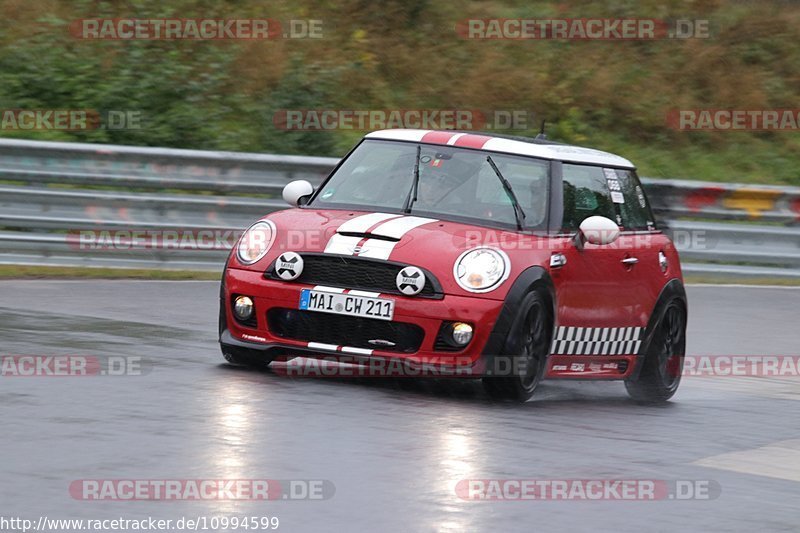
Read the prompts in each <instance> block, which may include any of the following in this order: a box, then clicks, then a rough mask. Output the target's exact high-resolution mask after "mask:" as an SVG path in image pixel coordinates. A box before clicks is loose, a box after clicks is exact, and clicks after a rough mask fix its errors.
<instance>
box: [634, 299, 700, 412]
mask: <svg viewBox="0 0 800 533" xmlns="http://www.w3.org/2000/svg"><path fill="white" fill-rule="evenodd" d="M685 354H686V310H685V308H684V306H683V304H682V302H681V301H680V300H677V299H675V300H672V301H670V302H669V304H667V307H666V309H665V310H664V314H663V315H662V317H661V319H660V320H659V322H658V325H657V326H656V330H655V332H654V334H653V339H652V341H651V342H650V344H649V345H648V347H647V352H646V354H645V355H644V361H643V362H642V368H641V371H640V372H639V375H638V376H637V377H636V378H635V379H630V380H626V381H625V388H626V389H627V391H628V394H629V395H630V397H631V398H633V399H634V400H635V401H637V402H639V403H644V404H658V403H664V402H666V401H667V400H669V399H670V398H672V396H673V395H674V394H675V392H676V391H677V390H678V385H680V382H681V374H682V372H683V360H684V356H685Z"/></svg>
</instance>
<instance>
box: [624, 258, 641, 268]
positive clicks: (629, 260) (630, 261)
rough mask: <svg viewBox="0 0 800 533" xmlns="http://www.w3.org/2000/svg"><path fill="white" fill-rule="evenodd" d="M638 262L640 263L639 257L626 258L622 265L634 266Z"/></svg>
mask: <svg viewBox="0 0 800 533" xmlns="http://www.w3.org/2000/svg"><path fill="white" fill-rule="evenodd" d="M638 262H639V258H638V257H626V258H625V259H623V260H622V264H623V265H628V266H633V265H635V264H636V263H638Z"/></svg>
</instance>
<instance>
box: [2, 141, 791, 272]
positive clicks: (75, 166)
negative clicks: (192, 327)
mask: <svg viewBox="0 0 800 533" xmlns="http://www.w3.org/2000/svg"><path fill="white" fill-rule="evenodd" d="M336 162H337V160H336V159H334V158H323V157H299V156H281V155H259V154H243V153H231V152H208V151H198V150H175V149H164V148H139V147H126V146H111V145H89V144H75V143H52V142H33V141H18V140H7V139H0V264H3V263H4V264H34V265H54V266H92V267H95V266H109V267H138V268H166V269H191V270H218V269H220V268H221V267H222V263H223V262H224V259H225V256H226V255H227V252H226V250H224V249H202V248H200V249H198V248H197V247H196V246H191V245H187V246H179V247H177V248H148V247H143V246H139V247H133V248H131V249H113V248H112V249H104V250H86V249H82V248H81V247H80V246H78V245H77V244H76V240H75V239H76V233H78V232H80V231H81V230H93V231H102V230H115V229H117V230H131V231H148V230H149V231H154V230H165V229H172V230H192V231H193V232H200V231H207V232H217V233H224V232H226V231H228V232H231V231H241V230H242V229H243V228H245V227H247V226H248V225H249V224H250V223H252V221H253V220H255V219H257V218H259V217H261V216H263V215H264V214H265V213H268V212H271V211H274V210H277V209H283V208H284V207H286V205H285V204H284V203H283V201H282V200H281V199H280V196H281V190H282V189H283V186H284V185H285V184H286V183H288V182H289V181H291V180H294V179H307V180H308V181H310V182H312V183H314V184H317V183H319V182H320V181H321V180H322V179H323V178H324V177H325V176H326V175H327V174H328V172H329V171H330V170H331V169H332V168H333V166H334V165H335V164H336ZM643 181H644V185H645V188H646V189H647V190H648V196H649V197H650V199H651V201H652V202H653V204H654V208H655V209H656V211H657V212H658V213H659V215H660V216H661V218H662V219H666V220H667V221H668V223H669V226H670V230H669V231H670V232H671V233H672V236H673V239H674V240H675V243H676V246H677V247H678V249H679V250H680V251H681V256H682V259H683V262H684V270H685V271H686V272H687V273H697V274H714V275H723V276H734V277H743V276H757V277H781V278H797V279H800V226H798V225H797V224H798V222H800V188H786V187H770V186H764V187H760V186H752V185H731V184H716V183H703V182H692V181H673V180H652V179H645V180H643ZM723 220H724V221H726V222H721V221H723ZM754 221H756V222H759V221H760V222H765V223H769V224H771V225H757V224H753V222H754ZM732 222H738V223H732ZM776 223H780V224H782V225H776ZM190 244H191V243H190ZM228 244H230V242H228Z"/></svg>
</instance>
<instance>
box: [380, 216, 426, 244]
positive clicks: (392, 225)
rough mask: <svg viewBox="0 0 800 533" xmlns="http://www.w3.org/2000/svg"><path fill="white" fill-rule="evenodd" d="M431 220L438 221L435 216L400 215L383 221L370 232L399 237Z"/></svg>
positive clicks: (382, 235)
mask: <svg viewBox="0 0 800 533" xmlns="http://www.w3.org/2000/svg"><path fill="white" fill-rule="evenodd" d="M431 222H439V221H438V220H436V219H435V218H423V217H401V218H395V219H393V220H390V221H388V222H384V223H383V224H381V225H380V226H378V227H377V228H375V229H374V230H373V231H372V232H371V233H372V234H373V235H380V236H381V237H390V238H392V239H401V238H402V237H403V235H405V234H406V233H408V232H409V231H411V230H412V229H414V228H418V227H420V226H422V225H423V224H430V223H431Z"/></svg>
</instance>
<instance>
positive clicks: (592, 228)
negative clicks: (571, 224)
mask: <svg viewBox="0 0 800 533" xmlns="http://www.w3.org/2000/svg"><path fill="white" fill-rule="evenodd" d="M618 237H619V226H617V224H616V223H615V222H614V221H613V220H611V219H608V218H606V217H601V216H593V217H589V218H587V219H586V220H584V221H583V222H581V226H580V229H579V230H578V234H577V235H576V236H575V245H576V246H577V247H578V248H579V249H582V248H583V243H584V241H585V242H588V243H590V244H599V245H603V244H611V243H612V242H614V241H616V240H617V238H618Z"/></svg>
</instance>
